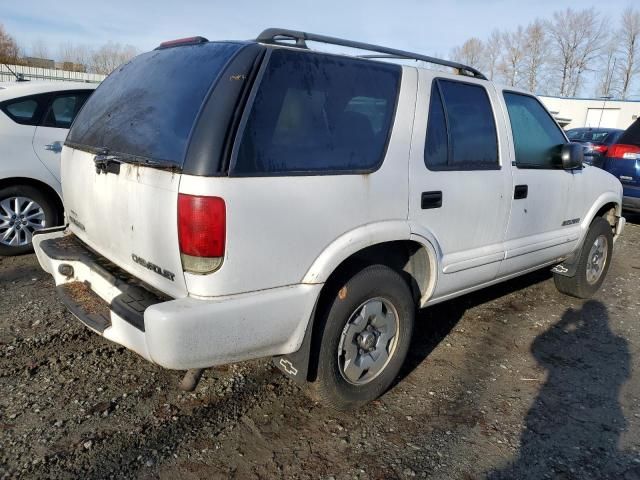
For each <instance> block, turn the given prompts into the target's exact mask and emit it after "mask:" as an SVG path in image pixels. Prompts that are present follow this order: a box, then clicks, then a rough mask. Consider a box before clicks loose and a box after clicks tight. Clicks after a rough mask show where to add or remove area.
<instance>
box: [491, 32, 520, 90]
mask: <svg viewBox="0 0 640 480" xmlns="http://www.w3.org/2000/svg"><path fill="white" fill-rule="evenodd" d="M502 46H503V54H502V59H501V60H500V63H499V65H498V70H499V71H500V73H501V74H502V76H503V77H504V80H505V82H506V83H507V85H511V86H515V85H519V84H520V83H521V73H522V68H523V66H524V64H523V62H524V57H525V48H526V47H525V35H524V30H523V28H522V27H521V26H518V28H517V29H516V30H515V31H514V32H505V33H503V34H502Z"/></svg>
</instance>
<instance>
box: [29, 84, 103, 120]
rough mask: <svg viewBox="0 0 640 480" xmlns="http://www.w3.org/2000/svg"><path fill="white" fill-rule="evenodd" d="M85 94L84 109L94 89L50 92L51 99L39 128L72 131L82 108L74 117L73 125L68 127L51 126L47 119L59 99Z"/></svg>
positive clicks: (48, 100) (48, 101)
mask: <svg viewBox="0 0 640 480" xmlns="http://www.w3.org/2000/svg"><path fill="white" fill-rule="evenodd" d="M85 92H88V93H87V98H85V101H84V102H83V104H82V107H84V104H85V103H86V102H87V100H88V99H89V97H90V96H91V94H92V93H93V89H91V88H79V89H76V90H61V91H57V92H50V95H49V98H48V99H47V102H46V103H47V106H46V109H45V111H44V113H43V115H42V118H41V119H40V121H39V122H38V126H39V127H47V128H60V129H63V130H70V129H71V125H73V121H74V120H75V119H76V117H77V116H78V114H79V113H80V110H81V109H82V107H80V109H78V111H77V112H76V113H75V115H74V116H73V119H72V120H71V124H70V125H69V126H68V127H59V126H57V125H50V124H48V123H47V118H48V117H49V113H51V109H52V108H53V102H55V101H56V100H57V99H58V98H59V97H68V96H70V95H79V94H83V93H85Z"/></svg>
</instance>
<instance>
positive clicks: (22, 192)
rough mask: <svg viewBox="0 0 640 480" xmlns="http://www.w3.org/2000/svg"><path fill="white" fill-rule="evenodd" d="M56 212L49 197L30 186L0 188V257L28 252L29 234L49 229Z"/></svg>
mask: <svg viewBox="0 0 640 480" xmlns="http://www.w3.org/2000/svg"><path fill="white" fill-rule="evenodd" d="M57 217H58V216H57V213H56V209H55V207H54V206H53V204H52V203H51V201H50V200H49V198H48V197H47V196H46V195H44V194H43V193H42V192H40V191H39V190H38V189H37V188H34V187H32V186H30V185H13V186H10V187H5V188H2V189H0V255H19V254H22V253H27V252H30V251H31V250H32V247H31V241H32V237H33V233H34V232H36V231H38V230H42V229H43V228H47V227H53V226H55V224H56V220H57Z"/></svg>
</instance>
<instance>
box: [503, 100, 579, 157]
mask: <svg viewBox="0 0 640 480" xmlns="http://www.w3.org/2000/svg"><path fill="white" fill-rule="evenodd" d="M505 93H511V94H514V95H520V96H522V97H529V98H533V99H534V100H535V101H536V102H537V103H538V105H540V106H541V107H542V110H544V112H545V113H546V114H547V116H548V117H549V118H550V119H551V121H552V122H553V124H554V125H555V126H556V127H557V128H558V130H560V133H561V134H562V136H563V137H564V140H565V143H571V140H569V137H567V134H566V132H565V131H564V129H563V128H562V127H561V126H560V124H559V123H558V122H557V121H556V119H555V118H553V115H551V113H550V112H549V110H548V109H547V107H545V106H544V103H542V102H541V101H540V99H539V98H538V97H536V96H535V95H532V94H531V93H525V92H519V91H518V90H510V89H504V90H502V100H503V101H504V107H505V111H506V114H507V118H508V119H509V132H511V144H512V145H513V161H512V162H511V166H512V167H516V168H518V169H522V170H564V169H563V168H562V165H561V164H558V165H556V166H552V167H543V166H539V165H523V164H520V165H518V162H517V161H516V141H515V138H514V136H513V128H512V126H511V117H510V116H509V108H508V107H507V99H506V97H505V96H504V94H505Z"/></svg>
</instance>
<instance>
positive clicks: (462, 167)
mask: <svg viewBox="0 0 640 480" xmlns="http://www.w3.org/2000/svg"><path fill="white" fill-rule="evenodd" d="M441 81H445V82H455V83H462V84H464V85H472V86H475V87H480V88H482V89H483V90H484V92H485V94H486V96H487V100H488V101H489V108H490V109H491V116H492V117H493V127H494V128H493V130H494V132H495V136H496V163H495V165H494V164H491V165H489V164H488V163H487V164H484V165H482V164H481V165H478V164H473V163H460V164H456V165H451V164H450V163H449V162H450V160H451V156H452V154H453V147H452V143H451V130H450V128H449V113H448V111H447V108H446V103H445V101H444V95H443V94H442V89H441V88H440V82H441ZM434 88H435V89H437V91H438V95H439V97H440V103H441V104H442V110H443V113H444V121H445V128H446V130H447V165H443V166H434V165H431V166H429V165H427V156H426V155H425V149H426V146H427V133H428V130H429V110H430V109H431V96H432V95H433V90H434ZM498 124H499V122H498V118H497V116H496V111H495V108H494V106H493V102H492V101H491V95H489V90H488V89H487V87H486V85H485V84H484V83H480V82H466V81H464V80H458V79H453V78H449V77H434V78H433V79H432V81H431V93H430V95H429V105H428V108H427V128H426V129H425V137H424V138H425V144H424V146H425V148H423V152H422V155H423V162H424V165H425V167H426V168H427V170H429V171H431V172H472V171H476V170H477V171H486V170H502V155H501V154H500V137H499V135H498Z"/></svg>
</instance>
